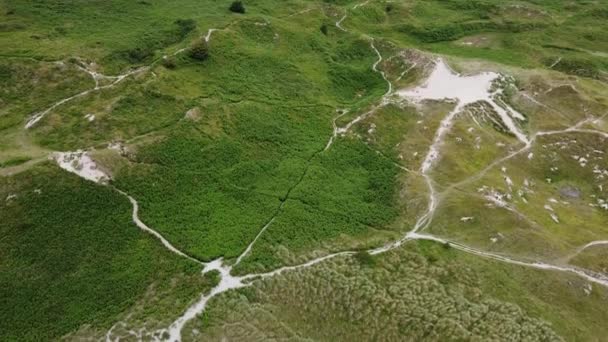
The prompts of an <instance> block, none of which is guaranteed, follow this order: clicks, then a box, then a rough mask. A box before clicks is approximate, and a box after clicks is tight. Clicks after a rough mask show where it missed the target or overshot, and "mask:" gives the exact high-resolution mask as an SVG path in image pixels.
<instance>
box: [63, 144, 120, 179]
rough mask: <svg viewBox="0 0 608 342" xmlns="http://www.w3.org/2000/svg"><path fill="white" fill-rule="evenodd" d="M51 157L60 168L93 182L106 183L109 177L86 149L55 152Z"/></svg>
mask: <svg viewBox="0 0 608 342" xmlns="http://www.w3.org/2000/svg"><path fill="white" fill-rule="evenodd" d="M53 158H54V159H55V161H56V162H57V164H58V165H59V167H61V168H62V169H64V170H66V171H68V172H72V173H75V174H77V175H79V176H80V177H82V178H84V179H87V180H90V181H92V182H95V183H106V182H107V181H108V180H109V179H110V177H109V176H108V175H107V174H106V173H105V172H103V171H101V170H100V169H99V168H97V164H96V163H95V161H93V159H91V156H90V155H89V153H88V152H86V151H76V152H57V153H55V154H54V155H53Z"/></svg>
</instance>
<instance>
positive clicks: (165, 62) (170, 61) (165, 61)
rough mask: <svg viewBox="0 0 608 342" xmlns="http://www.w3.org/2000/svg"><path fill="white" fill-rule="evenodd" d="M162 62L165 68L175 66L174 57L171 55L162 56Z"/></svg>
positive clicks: (173, 67)
mask: <svg viewBox="0 0 608 342" xmlns="http://www.w3.org/2000/svg"><path fill="white" fill-rule="evenodd" d="M162 64H163V66H164V67H165V68H167V69H175V67H176V64H175V58H173V57H167V58H163V61H162Z"/></svg>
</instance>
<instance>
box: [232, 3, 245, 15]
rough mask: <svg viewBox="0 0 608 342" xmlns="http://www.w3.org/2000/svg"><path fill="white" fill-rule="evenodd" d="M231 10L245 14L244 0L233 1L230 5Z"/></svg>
mask: <svg viewBox="0 0 608 342" xmlns="http://www.w3.org/2000/svg"><path fill="white" fill-rule="evenodd" d="M230 12H234V13H241V14H243V13H245V5H243V2H242V1H233V2H232V4H231V5H230Z"/></svg>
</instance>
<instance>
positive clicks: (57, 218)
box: [0, 164, 204, 341]
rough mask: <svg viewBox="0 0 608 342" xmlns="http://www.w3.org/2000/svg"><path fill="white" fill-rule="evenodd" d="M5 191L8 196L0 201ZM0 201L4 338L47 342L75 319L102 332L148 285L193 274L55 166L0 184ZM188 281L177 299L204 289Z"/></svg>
mask: <svg viewBox="0 0 608 342" xmlns="http://www.w3.org/2000/svg"><path fill="white" fill-rule="evenodd" d="M10 194H14V195H16V196H17V197H16V198H14V199H10V200H7V201H5V200H4V199H5V198H7V196H9V195H10ZM0 197H1V198H2V199H3V200H2V201H0V234H1V235H2V239H1V240H0V260H1V262H0V284H1V286H0V301H1V302H2V305H1V309H0V317H1V319H0V321H1V322H2V323H1V328H0V339H2V340H4V341H10V340H15V341H16V340H19V341H25V340H27V341H40V340H51V339H56V338H59V337H60V336H62V335H64V334H66V333H68V332H70V331H73V330H75V329H77V328H78V327H79V326H80V325H82V324H85V323H94V326H95V327H96V328H99V329H108V328H109V326H111V325H112V324H114V323H115V322H116V320H117V316H118V315H119V314H121V313H122V312H123V311H124V310H126V309H128V308H129V307H130V306H131V305H133V304H134V303H135V302H136V301H137V300H138V299H139V298H140V297H141V296H142V295H143V294H144V293H145V292H146V291H147V289H148V287H149V286H150V285H151V284H156V286H160V287H161V288H162V287H163V286H165V284H166V283H167V282H169V280H170V279H171V278H172V277H175V276H179V277H184V276H187V277H192V276H197V277H199V278H200V275H198V274H199V271H200V269H199V267H198V265H196V264H193V263H189V262H184V261H182V259H179V258H178V257H176V256H174V255H173V254H171V253H169V252H167V251H166V250H165V249H164V248H162V247H161V246H160V244H159V243H158V242H157V241H156V240H155V239H153V238H152V237H150V236H148V235H146V234H145V233H143V232H141V231H140V230H139V229H138V228H137V227H136V226H135V225H134V224H132V223H131V205H130V203H129V202H128V201H127V200H126V198H124V197H123V196H121V195H120V194H118V193H116V192H114V191H112V190H111V189H109V188H104V187H100V186H98V185H94V184H93V183H90V182H88V181H84V180H81V179H80V178H78V177H77V176H74V175H70V174H66V173H64V172H62V171H60V170H59V169H58V168H57V167H55V166H51V165H48V164H44V165H42V166H39V167H37V168H35V169H32V170H30V171H28V172H25V173H22V174H20V175H19V176H15V177H12V178H4V179H1V180H0ZM164 283H165V284H164ZM190 284H191V285H192V286H193V288H194V289H195V290H194V291H185V292H184V293H185V300H186V301H189V300H190V298H191V296H193V295H194V293H196V292H197V290H196V289H198V291H200V290H201V289H202V288H204V286H201V285H202V283H201V282H200V281H197V280H190ZM184 293H181V294H184ZM179 295H180V292H179V291H176V293H174V294H172V295H171V297H173V298H177V297H178V296H179ZM181 305H182V306H183V305H184V303H183V302H182V304H181ZM178 310H181V309H178Z"/></svg>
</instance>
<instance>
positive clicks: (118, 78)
mask: <svg viewBox="0 0 608 342" xmlns="http://www.w3.org/2000/svg"><path fill="white" fill-rule="evenodd" d="M220 30H221V29H217V28H210V29H209V30H208V31H207V34H206V35H205V36H204V39H205V42H207V43H209V40H210V39H211V35H212V34H213V32H215V31H220ZM186 50H187V48H182V49H179V50H177V51H176V52H174V53H173V54H172V56H175V55H178V54H180V53H182V52H184V51H186ZM165 58H166V56H165ZM157 62H158V60H155V61H153V62H152V63H150V64H149V65H146V66H143V67H140V68H137V69H133V70H130V71H127V72H125V73H124V74H120V75H115V76H108V75H104V74H101V73H98V72H97V71H95V70H93V69H91V68H89V67H88V66H86V65H85V66H82V65H78V68H79V69H80V70H82V71H84V72H86V73H87V74H89V75H90V76H91V78H93V81H94V82H95V86H94V87H93V88H92V89H88V90H85V91H82V92H80V93H78V94H75V95H72V96H70V97H66V98H64V99H61V100H59V101H57V102H55V103H54V104H52V105H51V106H50V107H48V108H46V109H45V110H43V111H40V112H38V113H35V114H33V115H32V116H31V117H30V118H29V119H28V121H27V122H26V124H25V129H30V128H32V127H33V126H35V125H36V124H37V123H38V122H39V121H40V120H42V119H43V118H44V117H45V116H46V115H47V114H48V113H49V112H51V111H52V110H53V109H55V108H57V107H59V106H61V105H62V104H64V103H67V102H70V101H72V100H75V99H77V98H80V97H83V96H86V95H88V94H90V93H92V92H95V91H98V90H102V89H108V88H112V87H114V86H116V85H117V84H119V83H120V82H122V81H123V80H124V79H126V78H128V77H130V76H133V75H135V74H138V73H141V72H144V71H147V70H149V69H150V68H151V67H152V66H153V65H154V64H156V63H157ZM102 80H110V81H112V83H110V84H107V85H103V86H100V84H99V82H100V81H102Z"/></svg>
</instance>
